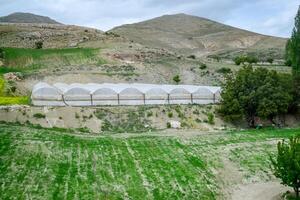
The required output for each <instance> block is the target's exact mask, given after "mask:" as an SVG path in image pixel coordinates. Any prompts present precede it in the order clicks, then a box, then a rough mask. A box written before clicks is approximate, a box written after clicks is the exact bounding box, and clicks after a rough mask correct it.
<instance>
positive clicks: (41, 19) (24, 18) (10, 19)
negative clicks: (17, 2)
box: [0, 12, 60, 24]
mask: <svg viewBox="0 0 300 200" xmlns="http://www.w3.org/2000/svg"><path fill="white" fill-rule="evenodd" d="M0 23H37V24H60V23H59V22H57V21H55V20H53V19H51V18H49V17H45V16H41V15H35V14H31V13H22V12H16V13H12V14H10V15H7V16H4V17H0Z"/></svg>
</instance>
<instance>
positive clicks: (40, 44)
mask: <svg viewBox="0 0 300 200" xmlns="http://www.w3.org/2000/svg"><path fill="white" fill-rule="evenodd" d="M43 45H44V43H43V42H42V41H37V42H35V48H36V49H42V48H43Z"/></svg>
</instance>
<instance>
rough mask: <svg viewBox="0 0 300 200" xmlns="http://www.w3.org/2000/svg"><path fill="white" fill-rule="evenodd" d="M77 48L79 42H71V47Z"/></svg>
mask: <svg viewBox="0 0 300 200" xmlns="http://www.w3.org/2000/svg"><path fill="white" fill-rule="evenodd" d="M76 46H77V42H71V43H70V44H69V47H76Z"/></svg>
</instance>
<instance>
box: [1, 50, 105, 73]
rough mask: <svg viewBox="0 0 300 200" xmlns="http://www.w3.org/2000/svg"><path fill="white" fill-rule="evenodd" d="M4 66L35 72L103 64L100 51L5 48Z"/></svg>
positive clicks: (13, 69)
mask: <svg viewBox="0 0 300 200" xmlns="http://www.w3.org/2000/svg"><path fill="white" fill-rule="evenodd" d="M3 50H4V64H5V66H7V67H10V68H11V69H12V71H24V70H35V69H40V68H47V67H57V66H70V65H83V64H103V63H105V60H103V59H102V58H101V57H100V56H99V53H100V49H92V48H66V49H23V48H3Z"/></svg>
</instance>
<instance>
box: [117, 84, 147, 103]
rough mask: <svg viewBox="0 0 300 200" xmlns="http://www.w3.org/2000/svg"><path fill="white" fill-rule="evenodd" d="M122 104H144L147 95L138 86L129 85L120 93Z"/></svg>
mask: <svg viewBox="0 0 300 200" xmlns="http://www.w3.org/2000/svg"><path fill="white" fill-rule="evenodd" d="M119 104H120V105H144V104H145V96H144V93H143V92H142V91H140V90H139V89H138V88H134V87H129V88H125V89H123V90H122V91H121V92H120V93H119Z"/></svg>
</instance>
